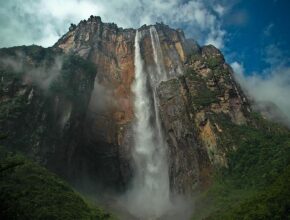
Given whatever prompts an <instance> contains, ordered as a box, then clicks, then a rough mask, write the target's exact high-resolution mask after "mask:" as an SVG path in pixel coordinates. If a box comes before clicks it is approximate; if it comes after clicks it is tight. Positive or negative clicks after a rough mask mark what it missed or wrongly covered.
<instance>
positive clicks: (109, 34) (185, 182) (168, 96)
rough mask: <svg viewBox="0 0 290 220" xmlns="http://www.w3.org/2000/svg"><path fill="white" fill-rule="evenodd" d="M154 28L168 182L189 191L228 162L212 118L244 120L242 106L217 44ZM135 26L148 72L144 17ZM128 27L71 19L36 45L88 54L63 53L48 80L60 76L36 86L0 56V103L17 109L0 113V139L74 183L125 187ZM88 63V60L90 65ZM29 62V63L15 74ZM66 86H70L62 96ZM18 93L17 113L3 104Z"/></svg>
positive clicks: (130, 117)
mask: <svg viewBox="0 0 290 220" xmlns="http://www.w3.org/2000/svg"><path fill="white" fill-rule="evenodd" d="M155 28H156V31H157V33H158V36H159V41H160V48H161V50H160V51H159V54H158V57H159V58H160V59H162V61H163V62H162V63H163V66H162V67H161V68H164V70H165V72H166V73H167V74H168V78H169V80H167V81H164V82H162V83H161V84H160V85H159V86H158V89H157V93H158V98H159V110H160V116H161V120H162V126H163V128H164V135H165V137H166V140H167V142H168V147H169V149H168V151H169V174H170V185H171V189H172V190H173V191H175V192H184V193H185V192H192V191H193V190H195V189H196V188H197V187H198V186H207V185H208V184H209V183H210V175H211V170H212V169H213V168H214V167H221V166H222V167H226V166H227V159H226V153H227V151H228V150H230V149H232V148H234V147H235V146H224V145H223V144H222V142H221V141H220V139H222V136H223V131H222V129H221V128H220V126H219V123H218V120H217V119H218V118H219V117H223V118H226V120H229V121H232V122H233V123H235V124H245V123H247V112H249V111H250V110H249V108H248V105H247V101H246V99H245V97H244V96H243V94H242V92H241V90H240V89H239V87H238V86H237V85H236V83H235V81H234V80H233V78H232V70H231V68H230V67H229V66H228V65H227V64H226V63H225V61H224V58H223V56H222V54H221V53H220V51H219V50H217V49H216V48H214V47H213V46H204V47H200V46H198V45H197V44H196V42H194V41H193V40H188V39H185V37H184V34H183V32H182V31H180V30H174V29H171V28H169V27H168V26H166V25H164V24H156V25H155ZM139 30H140V31H142V41H141V42H140V47H141V53H142V54H143V59H144V63H145V65H144V66H145V68H146V72H150V68H151V67H152V66H153V64H154V58H153V48H152V43H151V37H152V36H151V35H150V31H149V26H142V27H141V28H140V29H139ZM135 33H136V30H134V29H122V28H118V27H117V26H116V25H115V24H107V23H103V22H102V21H101V19H100V18H99V17H93V16H92V17H90V18H89V19H88V20H87V21H81V22H80V23H79V24H78V25H77V26H76V25H72V26H71V28H70V30H69V32H68V33H66V34H65V35H64V36H63V37H62V38H61V39H60V40H59V41H58V42H57V43H56V44H55V45H54V46H53V48H50V49H38V50H39V51H38V52H37V53H39V54H42V53H45V52H43V51H48V50H49V51H51V53H52V55H51V56H52V57H55V56H56V54H59V56H62V57H64V58H66V57H70V56H71V57H74V56H73V55H78V56H80V57H81V58H83V59H84V60H86V61H84V60H82V59H81V60H77V61H76V60H74V62H76V63H73V64H71V62H69V61H65V62H64V63H63V64H62V66H61V67H59V71H60V74H59V75H57V76H56V77H55V78H53V79H52V80H51V81H53V82H54V81H56V82H59V85H58V87H57V86H56V88H55V87H53V86H51V85H54V84H49V86H48V87H47V88H45V89H44V88H41V86H39V84H38V83H34V84H33V83H31V82H30V81H25V80H23V77H18V78H17V80H15V77H14V78H13V77H10V78H9V77H7V76H6V75H7V72H9V71H11V72H17V71H16V70H15V68H14V69H13V68H12V69H11V67H9V68H10V70H9V68H8V69H7V67H5V65H4V64H2V66H1V67H2V69H1V77H2V81H1V83H2V84H1V86H2V87H1V91H2V92H1V108H2V109H1V111H2V112H6V113H5V114H8V113H9V114H10V113H11V115H13V117H15V118H14V119H10V118H5V117H6V116H7V115H6V116H5V117H4V116H3V117H2V118H1V120H3V121H4V124H3V126H1V129H2V131H3V132H4V131H8V137H9V138H8V139H7V141H6V142H7V143H10V144H11V146H13V147H14V148H17V147H18V148H17V149H20V150H21V151H25V150H24V149H23V148H21V147H20V145H21V144H23V145H25V147H26V148H27V149H28V150H27V152H28V154H29V155H31V157H33V158H37V159H38V160H39V161H40V162H42V163H44V164H46V166H47V167H49V168H51V169H52V170H54V171H55V172H57V173H60V174H61V175H63V176H65V177H67V178H69V179H72V180H76V179H78V180H79V182H78V183H76V184H82V182H86V183H87V182H92V183H93V184H95V183H96V182H98V183H102V185H105V186H106V187H109V188H119V189H120V188H121V189H122V188H124V187H126V186H127V185H128V183H129V181H130V178H131V176H132V168H131V159H132V158H131V153H130V152H131V148H132V144H133V131H132V129H133V127H132V123H133V121H134V111H133V100H134V97H133V94H132V91H131V86H132V83H133V81H134V38H135ZM18 50H19V51H20V52H21V53H22V54H23V55H21V56H22V57H25V59H26V61H25V63H27V65H28V66H29V65H32V66H34V67H33V68H34V69H35V66H39V65H40V63H42V62H45V61H46V60H47V59H48V58H47V57H42V58H40V61H39V60H37V61H36V58H35V57H33V56H31V55H29V53H26V52H25V51H24V52H23V50H28V51H31V48H26V49H25V48H24V49H23V48H20V49H18ZM7 54H8V55H7ZM11 54H12V55H11ZM17 54H19V52H17V49H10V51H6V50H2V60H3V58H5V59H6V58H7V57H9V59H12V60H13V59H16V58H15V57H17ZM18 59H19V57H18ZM72 59H73V58H72ZM66 62H68V63H70V65H68V64H67V63H66ZM84 62H85V63H84ZM79 63H82V64H83V66H82V67H79V66H80V65H79ZM92 64H93V66H94V69H89V70H88V68H87V66H90V65H92ZM25 65H26V64H25ZM48 66H49V64H47V69H48ZM65 68H67V69H66V70H67V71H64V70H65ZM29 71H31V68H30V69H29V68H28V69H27V71H26V72H25V73H23V75H22V76H25V77H26V76H27V75H29V74H27V72H29ZM55 71H56V70H55ZM64 72H67V73H71V75H70V74H67V75H65V74H64ZM5 74H6V75H5ZM63 76H66V77H67V78H64V77H63ZM71 88H73V89H72V90H73V91H71V92H72V93H69V94H68V95H64V94H66V93H68V91H69V89H71ZM52 89H55V90H52ZM51 91H53V92H51ZM18 100H21V104H20V105H21V108H23V113H21V114H19V115H18V114H16V113H17V108H18V107H17V106H16V107H15V106H14V107H15V108H14V107H13V109H9V105H10V104H9V103H14V104H15V103H17V102H18ZM23 103H24V104H23ZM7 109H8V110H7ZM7 112H8V113H7ZM14 113H15V114H14ZM3 114H4V113H3ZM16 128H17V129H16ZM28 131H29V132H28ZM16 137H21V138H22V137H23V138H26V139H25V140H26V141H23V142H21V143H15V140H16V139H17V140H21V139H19V138H16Z"/></svg>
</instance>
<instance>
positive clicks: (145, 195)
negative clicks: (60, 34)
mask: <svg viewBox="0 0 290 220" xmlns="http://www.w3.org/2000/svg"><path fill="white" fill-rule="evenodd" d="M150 35H151V40H152V48H153V53H154V61H155V68H153V69H154V73H153V72H151V73H150V74H147V73H146V72H145V68H144V61H143V59H142V55H141V50H140V41H141V39H142V32H139V31H138V30H137V31H136V36H135V58H134V62H135V82H134V85H133V88H132V91H133V93H134V95H135V100H134V110H135V116H136V121H135V127H134V129H135V137H134V138H135V142H134V151H133V159H134V162H135V165H136V166H135V178H134V181H133V188H132V190H131V191H130V192H129V201H130V202H129V211H130V212H131V213H132V214H134V215H135V216H138V217H140V218H142V219H143V218H144V219H154V218H158V217H160V216H162V215H163V214H164V213H165V212H166V211H167V210H168V209H169V208H170V206H171V203H170V198H169V196H170V195H169V194H170V189H169V175H168V164H167V144H166V141H165V140H164V137H163V134H162V129H161V124H160V119H159V112H158V106H157V105H158V100H157V96H156V86H157V85H158V83H159V82H160V81H161V80H163V79H165V78H166V75H165V76H164V75H163V74H166V73H165V71H164V67H163V64H162V62H163V59H162V52H161V47H160V43H159V39H158V35H157V32H156V30H155V29H150ZM149 76H150V78H149ZM148 85H150V86H148Z"/></svg>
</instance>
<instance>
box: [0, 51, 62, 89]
mask: <svg viewBox="0 0 290 220" xmlns="http://www.w3.org/2000/svg"><path fill="white" fill-rule="evenodd" d="M0 64H1V65H2V66H3V67H4V68H5V69H8V70H12V71H13V72H15V73H16V74H19V75H21V77H22V81H23V83H24V84H27V85H31V84H35V85H36V86H38V87H39V88H41V89H43V90H47V89H48V88H49V87H50V85H51V83H52V82H53V81H54V80H55V79H56V78H57V77H58V76H59V75H60V73H61V69H62V64H63V57H62V56H60V55H59V56H56V57H55V58H54V59H53V61H52V63H50V64H47V63H43V62H40V63H37V64H36V63H32V62H31V61H30V60H29V59H28V58H27V57H26V56H25V55H24V54H23V53H16V57H13V58H12V57H4V58H0Z"/></svg>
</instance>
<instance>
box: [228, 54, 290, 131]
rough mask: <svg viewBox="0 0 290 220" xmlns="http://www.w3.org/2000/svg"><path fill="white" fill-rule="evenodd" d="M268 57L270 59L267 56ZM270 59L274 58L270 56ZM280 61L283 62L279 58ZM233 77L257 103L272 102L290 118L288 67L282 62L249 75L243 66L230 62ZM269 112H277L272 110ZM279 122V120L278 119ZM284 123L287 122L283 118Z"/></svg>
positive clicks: (275, 116) (280, 116)
mask: <svg viewBox="0 0 290 220" xmlns="http://www.w3.org/2000/svg"><path fill="white" fill-rule="evenodd" d="M269 59H271V58H270V57H269ZM272 59H275V58H274V57H272ZM281 62H282V63H284V62H283V61H282V60H281ZM231 66H232V68H233V70H234V72H235V78H236V79H237V81H238V82H239V83H240V84H241V86H242V88H243V90H244V91H245V92H246V94H247V95H248V96H250V97H251V98H252V99H254V101H255V102H256V104H257V107H258V108H259V103H270V104H271V103H272V104H274V105H275V106H278V107H279V109H280V110H281V111H282V113H283V114H284V115H286V116H287V117H288V120H289V119H290V102H289V94H290V67H289V66H287V65H284V64H277V63H276V65H275V66H271V67H270V68H269V69H266V70H264V71H263V73H262V74H261V73H260V74H257V73H252V74H250V75H248V74H246V73H245V70H244V67H243V65H242V64H240V63H238V62H233V63H232V64H231ZM271 114H277V112H272V113H271ZM284 115H278V116H277V115H271V117H272V118H274V119H277V118H280V119H281V118H283V117H284ZM280 122H281V121H280ZM284 123H288V125H289V126H290V124H289V121H287V119H286V118H284Z"/></svg>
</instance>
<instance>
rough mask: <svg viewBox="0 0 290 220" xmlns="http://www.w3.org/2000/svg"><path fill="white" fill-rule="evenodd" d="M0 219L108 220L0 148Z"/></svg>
mask: <svg viewBox="0 0 290 220" xmlns="http://www.w3.org/2000/svg"><path fill="white" fill-rule="evenodd" d="M0 201H1V202H0V219H62V220H63V219H112V217H111V216H110V214H107V213H105V212H104V211H102V210H101V209H98V208H96V207H93V206H92V205H89V204H88V203H87V202H86V201H84V199H83V198H82V197H81V196H80V195H79V194H78V193H76V192H75V191H74V190H72V189H71V188H70V187H69V185H68V184H66V183H65V182H64V181H62V180H61V179H60V178H58V177H57V176H56V175H54V174H52V173H50V172H49V171H47V170H46V169H45V168H43V167H40V166H39V165H37V164H36V163H34V162H32V161H30V160H27V159H25V158H24V157H23V156H22V155H20V154H17V153H11V152H7V151H6V150H5V149H4V148H3V147H0Z"/></svg>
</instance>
